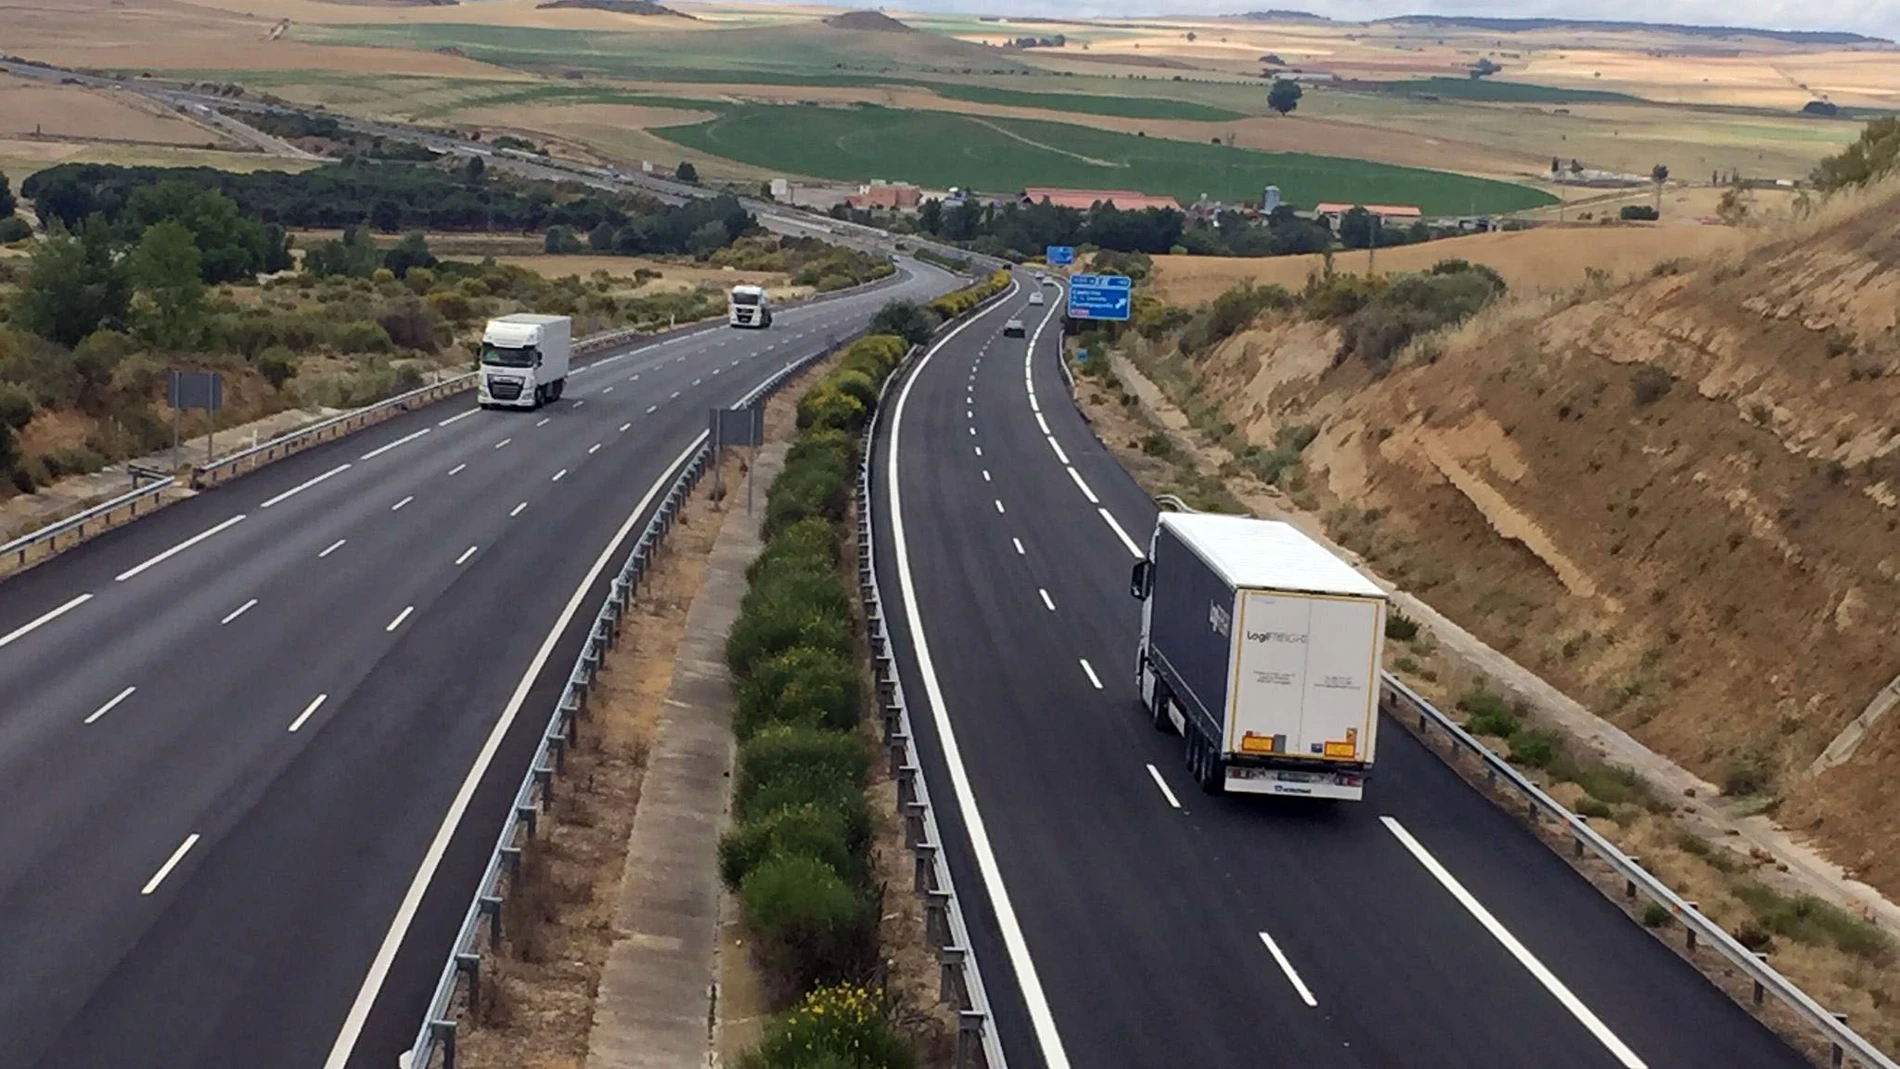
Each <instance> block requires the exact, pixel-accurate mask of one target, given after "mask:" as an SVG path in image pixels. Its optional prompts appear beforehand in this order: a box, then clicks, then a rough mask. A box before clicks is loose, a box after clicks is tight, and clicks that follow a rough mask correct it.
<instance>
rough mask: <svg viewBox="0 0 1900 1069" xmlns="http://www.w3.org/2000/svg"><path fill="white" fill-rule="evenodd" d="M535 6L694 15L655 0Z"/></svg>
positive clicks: (577, 0) (554, 1)
mask: <svg viewBox="0 0 1900 1069" xmlns="http://www.w3.org/2000/svg"><path fill="white" fill-rule="evenodd" d="M421 2H423V3H443V2H447V3H451V4H453V3H455V2H456V0H421ZM534 6H535V7H538V8H541V7H584V8H587V9H589V10H591V11H611V12H613V13H614V14H616V15H671V16H673V17H674V18H676V19H690V18H693V17H694V16H692V15H688V14H685V13H683V12H679V11H675V10H673V9H672V8H670V7H667V6H665V5H664V4H656V3H654V2H653V0H543V2H542V3H539V4H536V5H534Z"/></svg>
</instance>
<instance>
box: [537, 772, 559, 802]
mask: <svg viewBox="0 0 1900 1069" xmlns="http://www.w3.org/2000/svg"><path fill="white" fill-rule="evenodd" d="M534 782H535V783H537V784H539V785H540V787H541V804H542V805H543V806H552V805H553V804H554V770H553V769H551V768H548V767H547V766H545V765H541V766H538V767H536V768H535V770H534Z"/></svg>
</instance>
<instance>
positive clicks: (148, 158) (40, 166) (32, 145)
mask: <svg viewBox="0 0 1900 1069" xmlns="http://www.w3.org/2000/svg"><path fill="white" fill-rule="evenodd" d="M207 140H209V138H207ZM320 162H321V161H317V160H289V159H284V158H283V157H281V156H266V155H264V154H263V153H261V152H223V151H219V150H216V149H197V148H166V147H164V146H161V145H120V144H101V143H96V142H73V141H21V140H14V139H8V138H0V172H5V173H6V175H7V176H8V177H10V178H12V179H13V181H14V182H15V183H16V185H17V183H18V182H20V181H21V180H22V179H24V178H25V177H26V176H27V175H30V174H33V173H34V172H36V171H43V170H45V169H46V168H48V167H51V166H53V165H54V164H58V163H116V164H118V165H120V166H123V167H142V166H143V167H216V168H217V169H219V170H221V171H235V172H239V173H248V172H251V171H307V170H309V169H310V168H312V167H315V166H318V165H319V163H320Z"/></svg>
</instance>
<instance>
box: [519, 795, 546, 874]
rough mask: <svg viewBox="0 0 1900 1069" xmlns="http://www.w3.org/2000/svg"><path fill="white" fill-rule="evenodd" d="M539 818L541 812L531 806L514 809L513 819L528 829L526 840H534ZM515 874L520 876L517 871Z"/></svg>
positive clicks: (520, 806)
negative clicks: (535, 827) (536, 823)
mask: <svg viewBox="0 0 1900 1069" xmlns="http://www.w3.org/2000/svg"><path fill="white" fill-rule="evenodd" d="M540 817H541V811H540V810H539V809H536V808H535V807H533V806H531V805H518V806H516V807H515V819H516V820H519V821H520V822H521V824H522V826H523V827H525V828H527V829H528V838H529V839H530V840H532V839H533V838H534V826H535V822H536V821H537V820H539V819H540ZM516 874H517V875H519V874H520V873H519V870H518V869H517V872H516Z"/></svg>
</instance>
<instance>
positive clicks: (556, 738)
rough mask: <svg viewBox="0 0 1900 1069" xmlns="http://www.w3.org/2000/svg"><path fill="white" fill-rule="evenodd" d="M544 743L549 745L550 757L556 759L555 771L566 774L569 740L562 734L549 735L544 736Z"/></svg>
mask: <svg viewBox="0 0 1900 1069" xmlns="http://www.w3.org/2000/svg"><path fill="white" fill-rule="evenodd" d="M542 741H543V742H545V743H547V746H548V756H550V757H552V758H554V771H556V772H566V771H567V739H566V738H565V737H563V736H562V735H560V734H549V735H544V736H542Z"/></svg>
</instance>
